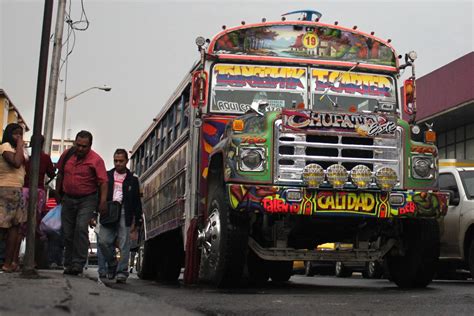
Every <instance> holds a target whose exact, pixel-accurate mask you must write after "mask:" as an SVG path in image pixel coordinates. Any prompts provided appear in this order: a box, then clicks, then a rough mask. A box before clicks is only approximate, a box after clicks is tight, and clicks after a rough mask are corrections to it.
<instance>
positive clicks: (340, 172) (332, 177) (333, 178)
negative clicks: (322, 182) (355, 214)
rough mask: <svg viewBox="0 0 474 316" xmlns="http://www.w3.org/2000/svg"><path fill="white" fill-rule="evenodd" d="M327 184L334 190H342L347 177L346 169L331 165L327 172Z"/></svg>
mask: <svg viewBox="0 0 474 316" xmlns="http://www.w3.org/2000/svg"><path fill="white" fill-rule="evenodd" d="M327 176H328V182H329V183H330V184H332V186H333V187H334V188H335V189H339V188H342V187H343V186H344V184H346V182H347V180H348V178H349V176H348V174H347V169H346V168H344V166H342V165H337V164H336V165H332V166H330V167H329V168H328V170H327Z"/></svg>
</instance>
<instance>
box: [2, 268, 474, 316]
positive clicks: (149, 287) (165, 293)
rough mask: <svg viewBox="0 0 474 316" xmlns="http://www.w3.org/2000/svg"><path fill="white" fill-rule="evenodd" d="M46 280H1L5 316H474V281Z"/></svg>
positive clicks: (89, 276) (55, 274) (52, 274)
mask: <svg viewBox="0 0 474 316" xmlns="http://www.w3.org/2000/svg"><path fill="white" fill-rule="evenodd" d="M40 275H41V277H42V278H41V279H39V280H28V279H23V278H20V277H19V275H18V274H4V273H3V274H0V288H1V289H2V294H1V295H0V302H1V304H0V315H2V316H3V315H33V314H34V315H68V314H69V315H98V314H100V315H122V314H125V313H126V312H132V313H134V314H136V315H152V314H155V315H156V314H157V313H158V314H160V315H290V314H292V315H316V314H321V315H341V314H342V315H348V314H351V315H353V314H356V315H362V314H363V315H367V314H369V315H370V314H388V315H407V314H410V315H413V314H416V315H428V314H429V315H447V314H451V315H471V314H472V311H473V310H474V300H473V299H474V291H473V289H474V281H472V280H466V281H435V282H434V283H432V285H431V286H429V287H428V288H427V289H423V290H412V291H402V290H399V289H398V288H397V287H396V286H394V285H393V284H392V283H390V282H388V281H386V280H366V279H362V278H361V276H360V275H355V276H354V277H352V278H348V279H340V278H335V277H321V276H315V277H305V276H301V275H295V276H293V277H292V278H291V281H290V282H289V283H287V284H285V285H283V286H275V285H272V284H271V283H268V284H267V285H266V286H263V287H258V288H242V289H234V290H218V289H215V288H213V287H210V286H206V285H199V286H189V287H188V286H183V285H182V283H181V282H180V283H178V284H171V285H170V284H169V285H163V284H157V283H155V282H149V281H142V280H139V279H138V278H137V277H136V275H135V274H132V276H131V278H130V279H129V280H128V283H127V284H116V283H115V282H113V281H108V280H105V281H104V283H101V282H97V279H96V277H95V276H96V272H95V269H89V270H88V271H87V272H86V273H85V275H84V276H83V277H71V276H68V277H63V275H62V273H61V271H40Z"/></svg>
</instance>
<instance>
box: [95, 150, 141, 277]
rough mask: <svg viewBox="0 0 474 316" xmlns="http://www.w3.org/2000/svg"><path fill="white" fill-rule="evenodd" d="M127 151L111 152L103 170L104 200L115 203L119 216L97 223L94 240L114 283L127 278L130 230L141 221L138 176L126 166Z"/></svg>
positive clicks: (134, 230) (134, 229)
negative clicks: (111, 163)
mask: <svg viewBox="0 0 474 316" xmlns="http://www.w3.org/2000/svg"><path fill="white" fill-rule="evenodd" d="M127 163H128V154H127V151H126V150H125V149H117V150H116V151H115V153H114V166H115V168H113V169H111V170H109V171H108V172H107V176H108V189H109V191H108V196H107V201H108V202H109V203H108V204H109V205H110V204H112V203H110V202H112V201H113V202H114V203H113V204H116V205H117V204H119V205H120V207H121V213H120V217H119V219H118V220H117V221H116V222H113V223H108V224H101V225H100V230H99V236H98V237H99V240H98V244H99V247H100V250H101V252H102V254H103V256H104V258H105V260H106V262H107V266H108V268H107V269H108V272H107V277H108V278H109V279H113V278H114V277H115V278H116V281H117V283H125V282H126V281H127V278H128V274H129V271H128V261H129V256H130V234H133V233H134V232H136V231H137V229H138V228H139V227H140V226H141V224H142V204H141V201H140V185H139V182H138V178H137V177H136V176H134V175H133V174H132V173H131V172H130V170H128V168H127ZM116 241H117V243H118V247H119V250H120V260H119V261H118V262H117V259H116V257H115V245H116Z"/></svg>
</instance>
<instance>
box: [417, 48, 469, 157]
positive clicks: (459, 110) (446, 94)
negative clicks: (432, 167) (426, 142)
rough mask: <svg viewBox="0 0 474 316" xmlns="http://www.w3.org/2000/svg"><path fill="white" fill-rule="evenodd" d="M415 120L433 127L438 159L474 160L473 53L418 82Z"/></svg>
mask: <svg viewBox="0 0 474 316" xmlns="http://www.w3.org/2000/svg"><path fill="white" fill-rule="evenodd" d="M416 87H417V104H418V106H417V108H418V113H417V121H418V123H419V125H420V126H421V125H424V123H428V124H433V129H434V130H435V131H436V132H437V134H438V143H437V145H438V148H439V156H440V157H439V158H440V159H457V160H474V52H471V53H469V54H467V55H464V56H462V57H461V58H459V59H456V60H454V61H453V62H451V63H449V64H447V65H445V66H443V67H441V68H438V69H436V70H434V71H433V72H431V73H429V74H427V75H425V76H423V77H421V78H419V79H417V81H416Z"/></svg>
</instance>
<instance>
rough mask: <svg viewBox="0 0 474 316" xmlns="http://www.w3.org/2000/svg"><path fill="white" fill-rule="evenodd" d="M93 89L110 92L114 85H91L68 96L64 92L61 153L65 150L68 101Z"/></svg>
mask: <svg viewBox="0 0 474 316" xmlns="http://www.w3.org/2000/svg"><path fill="white" fill-rule="evenodd" d="M93 89H98V90H102V91H106V92H109V91H110V90H112V87H110V86H107V85H103V86H102V87H99V86H97V87H90V88H89V89H86V90H83V91H81V92H79V93H76V94H75V95H73V96H72V97H69V98H68V97H67V96H66V94H64V111H63V124H62V128H61V153H63V152H64V132H65V130H66V113H67V102H68V101H71V100H72V99H74V98H75V97H78V96H80V95H81V94H83V93H86V92H87V91H89V90H93Z"/></svg>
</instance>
